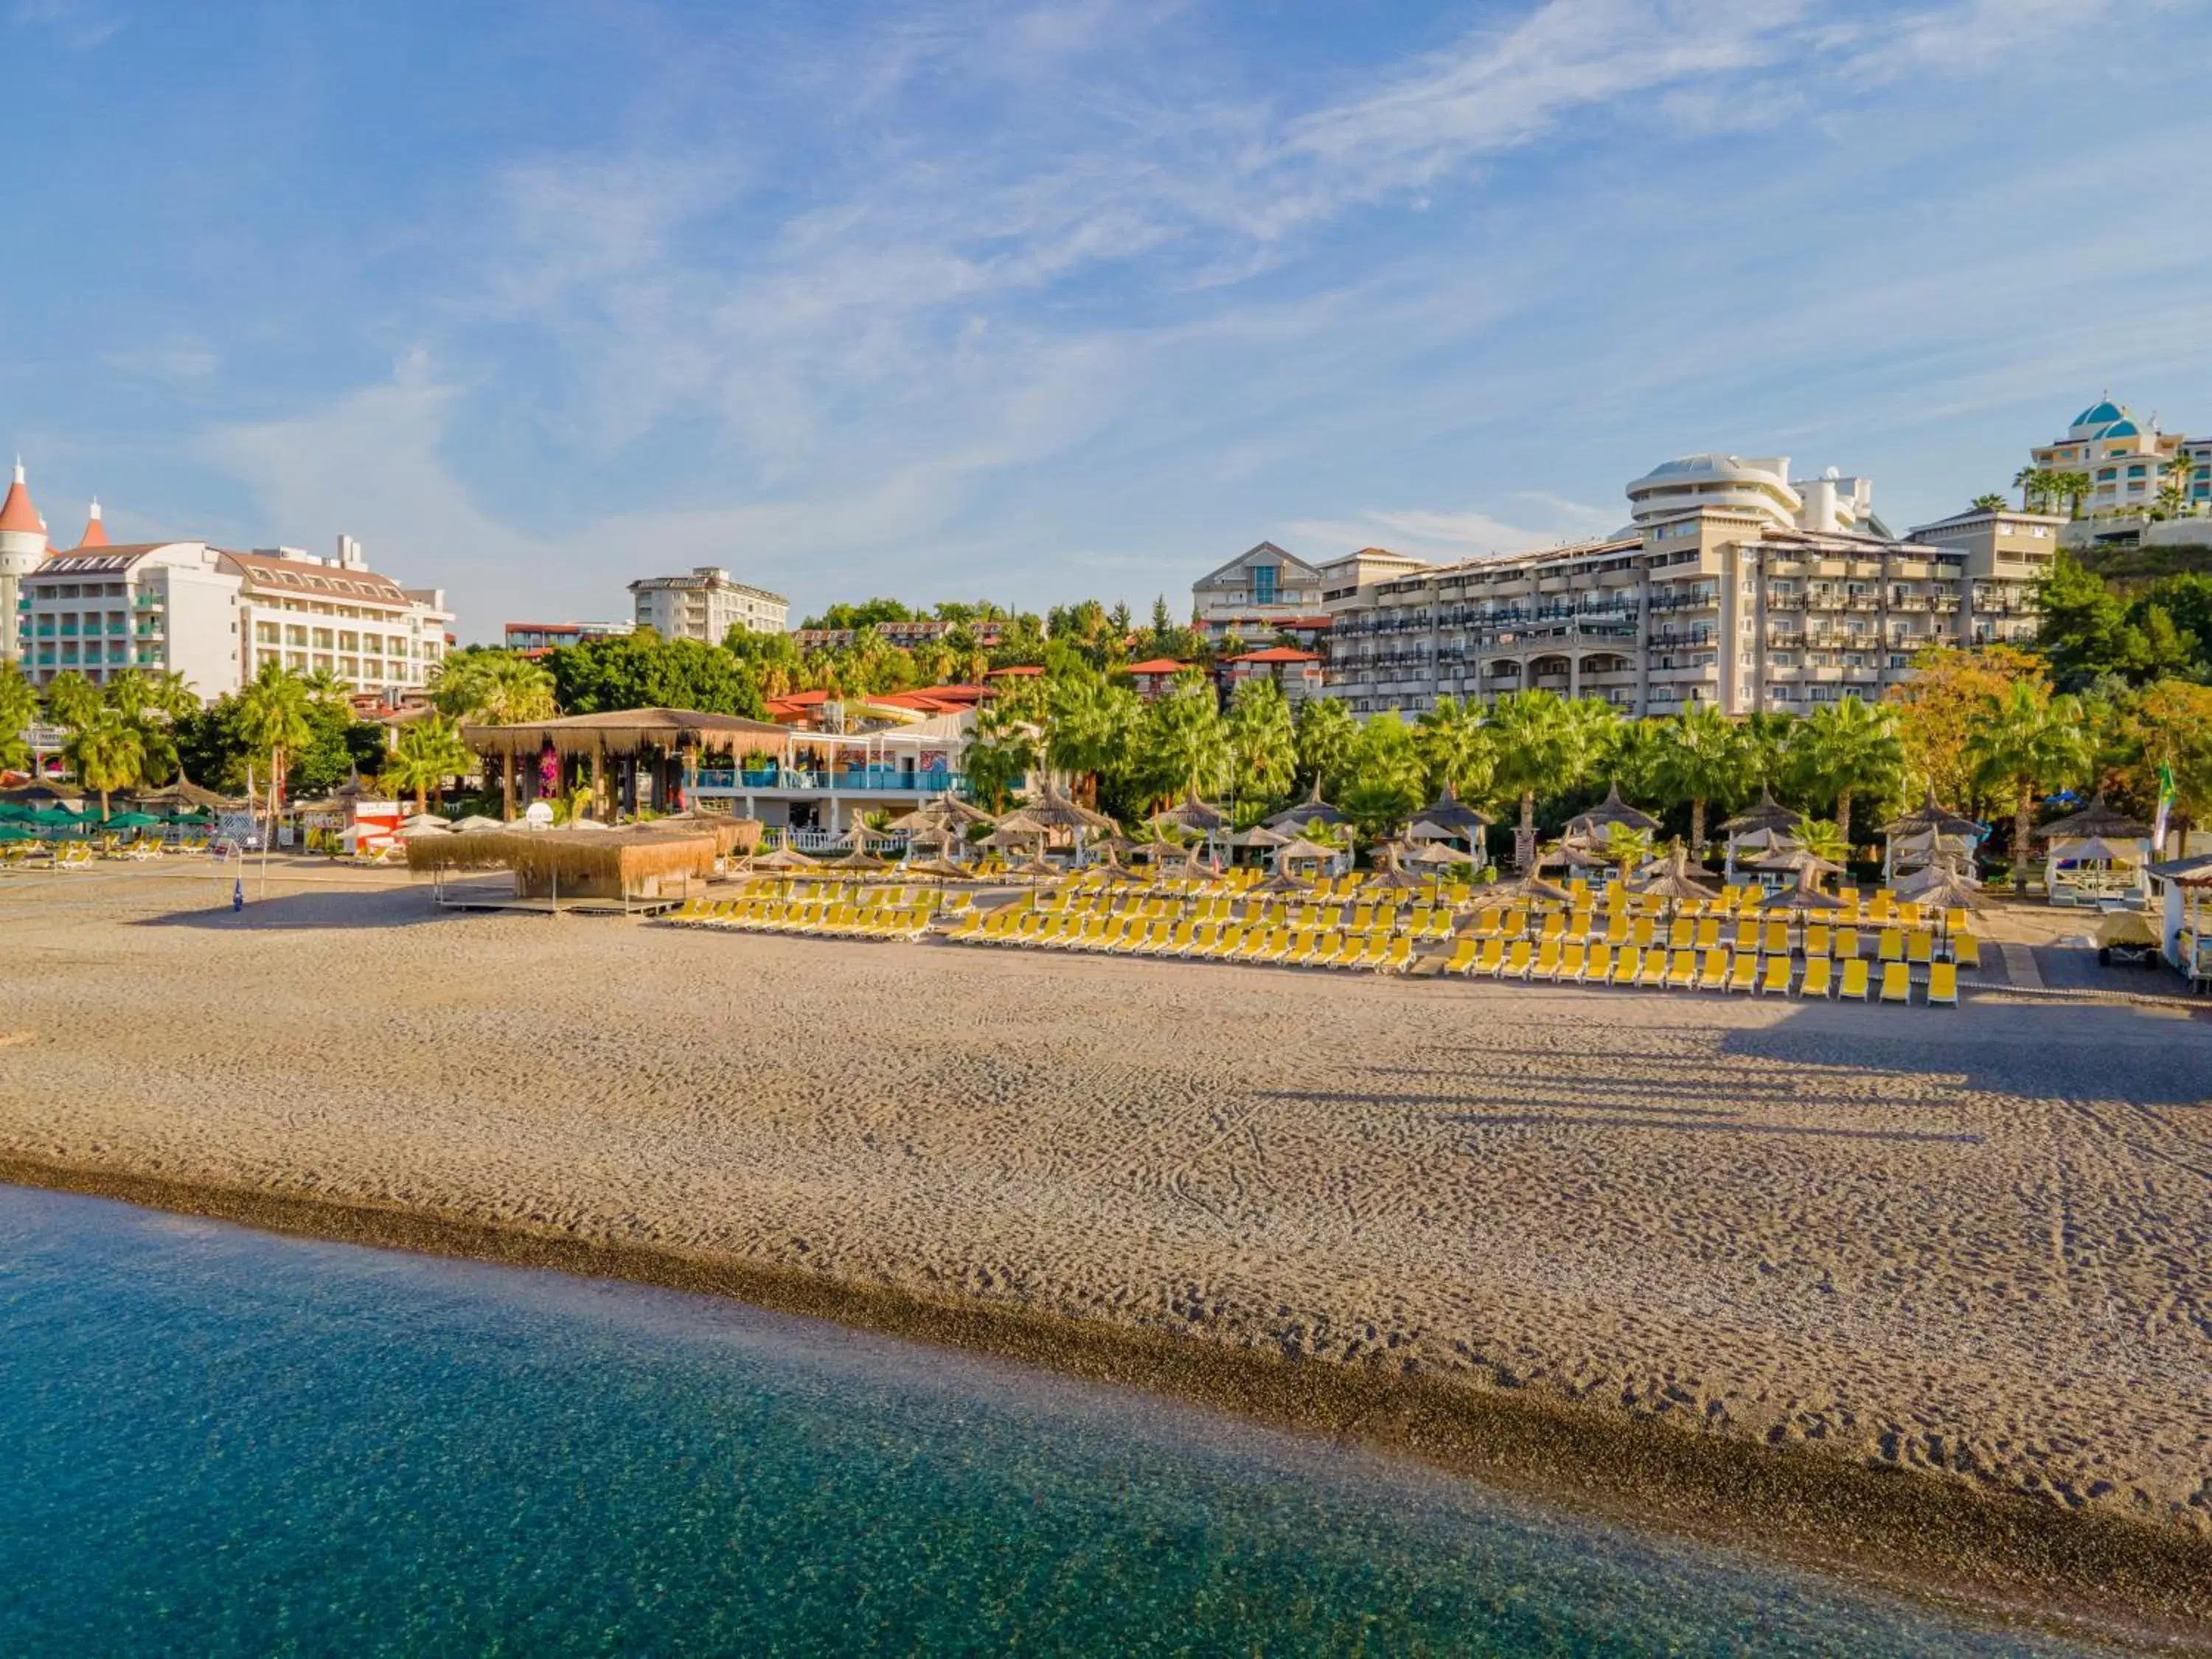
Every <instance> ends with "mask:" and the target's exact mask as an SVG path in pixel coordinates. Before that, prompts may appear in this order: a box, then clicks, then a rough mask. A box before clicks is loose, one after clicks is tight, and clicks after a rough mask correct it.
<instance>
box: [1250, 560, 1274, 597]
mask: <svg viewBox="0 0 2212 1659" xmlns="http://www.w3.org/2000/svg"><path fill="white" fill-rule="evenodd" d="M1252 602H1253V603H1254V604H1255V605H1273V604H1274V602H1275V567H1274V566H1273V565H1272V564H1255V565H1254V566H1253V567H1252Z"/></svg>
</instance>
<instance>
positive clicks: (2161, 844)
mask: <svg viewBox="0 0 2212 1659" xmlns="http://www.w3.org/2000/svg"><path fill="white" fill-rule="evenodd" d="M2172 812H2173V765H2172V763H2171V762H2170V761H2160V763H2158V820H2157V822H2156V823H2153V824H2152V825H2151V829H2150V850H2151V856H2152V857H2153V858H2164V857H2165V856H2166V819H2167V818H2168V817H2171V816H2172Z"/></svg>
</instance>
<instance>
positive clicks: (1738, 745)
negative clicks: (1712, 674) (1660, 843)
mask: <svg viewBox="0 0 2212 1659" xmlns="http://www.w3.org/2000/svg"><path fill="white" fill-rule="evenodd" d="M1659 730H1660V744H1659V750H1658V756H1657V761H1658V764H1657V767H1656V776H1655V777H1654V779H1653V780H1652V781H1653V782H1654V784H1656V786H1657V789H1658V793H1659V798H1660V799H1662V800H1664V801H1666V802H1668V804H1669V805H1679V804H1680V803H1682V802H1685V801H1686V802H1688V803H1689V807H1690V853H1691V855H1692V857H1694V858H1699V859H1702V858H1703V857H1705V807H1706V805H1708V803H1711V802H1716V801H1717V802H1718V803H1719V804H1720V805H1723V806H1724V807H1725V806H1731V805H1735V802H1736V801H1737V800H1738V799H1741V797H1742V796H1743V795H1744V794H1745V793H1747V789H1748V787H1749V781H1750V778H1751V773H1752V766H1751V757H1750V755H1749V753H1748V748H1747V744H1745V742H1744V739H1743V735H1742V732H1741V730H1740V729H1739V728H1738V727H1737V726H1735V725H1734V724H1733V723H1732V722H1731V721H1730V720H1729V718H1728V716H1727V715H1725V714H1722V713H1721V711H1720V709H1719V708H1718V707H1717V706H1716V705H1715V704H1712V703H1710V702H1691V703H1685V704H1684V705H1683V706H1682V710H1681V712H1680V714H1677V715H1676V716H1675V717H1674V719H1673V720H1668V721H1666V722H1664V723H1663V724H1662V726H1660V728H1659Z"/></svg>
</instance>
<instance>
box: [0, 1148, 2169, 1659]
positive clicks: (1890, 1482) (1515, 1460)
mask: <svg viewBox="0 0 2212 1659" xmlns="http://www.w3.org/2000/svg"><path fill="white" fill-rule="evenodd" d="M0 1182H5V1183H9V1184H12V1185H18V1186H24V1187H35V1188H47V1189H50V1190H55V1191H61V1192H70V1193H76V1194H83V1195H86V1196H90V1197H98V1198H104V1199H110V1200H118V1201H120V1202H125V1203H129V1204H132V1205H136V1206H140V1207H143V1208H149V1209H156V1210H163V1211H167V1212H173V1213H177V1214H185V1215H193V1216H201V1217H206V1218H210V1219H216V1220H221V1221H225V1222H230V1223H234V1224H238V1225H246V1226H249V1227H253V1228H256V1229H258V1230H260V1231H268V1232H275V1233H280V1234H289V1235H294V1236H301V1237H315V1238H321V1239H328V1240H331V1241H335V1242H339V1243H354V1244H362V1245H367V1246H370V1247H374V1248H379V1249H404V1250H409V1251H413V1252H416V1253H419V1254H423V1255H439V1256H446V1257H454V1258H462V1259H466V1260H471V1261H482V1262H486V1263H489V1264H492V1265H496V1266H504V1267H526V1268H536V1269H542V1270H552V1271H558V1272H562V1273H572V1274H576V1275H580V1276H588V1277H594V1278H601V1279H622V1280H627V1281H631V1282H635V1283H639V1284H646V1285H657V1286H659V1287H662V1288H665V1289H670V1290H677V1291H691V1292H695V1293H702V1294H708V1295H714V1296H720V1297H728V1298H731V1299H732V1300H736V1301H740V1302H744V1303H746V1304H750V1305H753V1306H756V1307H760V1308H764V1309H768V1310H773V1311H775V1312H779V1313H787V1314H794V1315H799V1316H807V1317H812V1318H817V1319H822V1320H825V1321H829V1322H835V1323H837V1324H841V1325H844V1326H848V1327H852V1328H860V1329H865V1330H870V1331H875V1332H878V1333H882V1334H888V1335H892V1336H896V1337H900V1338H903V1339H906V1340H913V1341H917V1342H921V1343H924V1344H927V1345H929V1346H937V1347H943V1348H951V1349H957V1350H960V1351H963V1352H971V1353H977V1354H982V1355H987V1356H991V1357H994V1358H1003V1359H1011V1360H1015V1361H1018V1362H1021V1363H1024V1364H1031V1365H1036V1366H1038V1367H1041V1368H1042V1369H1044V1370H1050V1371H1054V1372H1056V1373H1059V1374H1060V1375H1064V1376H1072V1377H1075V1378H1078V1379H1080V1380H1083V1381H1086V1382H1093V1383H1105V1384H1109V1385H1113V1386H1118V1387H1123V1388H1132V1389H1143V1390H1146V1391H1149V1392H1152V1393H1155V1394H1160V1395H1168V1396H1170V1397H1173V1398H1176V1399H1177V1400H1181V1401H1187V1402H1189V1403H1193V1404H1196V1405H1200V1406H1203V1407H1210V1408H1212V1409H1215V1410H1218V1411H1223V1412H1226V1413H1231V1414H1233V1415H1236V1416H1237V1417H1240V1418H1243V1419H1247V1420H1249V1421H1254V1422H1256V1423H1260V1424H1262V1425H1267V1426H1270V1427H1273V1428H1278V1429H1284V1430H1287V1431H1293V1432H1297V1433H1301V1434H1309V1435H1320V1436H1325V1437H1330V1438H1333V1439H1337V1440H1341V1441H1346V1442H1350V1443H1358V1444H1361V1445H1364V1446H1366V1447H1369V1448H1372V1449H1376V1450H1380V1451H1383V1452H1385V1453H1389V1454H1391V1455H1399V1456H1404V1457H1409V1458H1412V1459H1413V1460H1415V1461H1418V1462H1422V1463H1424V1464H1426V1465H1428V1466H1430V1467H1431V1468H1438V1469H1441V1470H1443V1471H1444V1472H1446V1473H1449V1474H1454V1475H1458V1476H1463V1477H1468V1478H1472V1479H1474V1480H1479V1481H1480V1482H1482V1483H1485V1484H1487V1485H1491V1486H1497V1487H1498V1488H1501V1489H1504V1490H1507V1491H1510V1492H1516V1493H1519V1494H1522V1495H1525V1496H1529V1497H1533V1498H1538V1499H1541V1500H1542V1501H1545V1502H1547V1503H1550V1504H1555V1505H1558V1506H1561V1507H1565V1508H1567V1509H1570V1510H1577V1511H1579V1512H1582V1513H1584V1514H1589V1515H1593V1516H1598V1517H1600V1518H1602V1519H1605V1520H1608V1521H1613V1522H1620V1523H1622V1524H1626V1525H1629V1526H1633V1527H1639V1528H1650V1529H1652V1530H1655V1531H1658V1532H1662V1533H1668V1534H1676V1535H1686V1536H1689V1537H1692V1538H1696V1539H1699V1540H1701V1541H1707V1542H1712V1543H1717V1544H1721V1545H1723V1546H1726V1547H1734V1548H1738V1549H1743V1550H1747V1551H1750V1552H1752V1553H1756V1554H1760V1555H1765V1556H1768V1557H1772V1558H1779V1559H1783V1560H1785V1561H1788V1562H1790V1563H1793V1564H1796V1565H1803V1566H1806V1567H1808V1568H1810V1569H1813V1570H1814V1571H1824V1572H1827V1573H1830V1574H1833V1575H1838V1576H1843V1577H1850V1578H1852V1579H1854V1580H1856V1581H1858V1582H1863V1583H1872V1584H1874V1585H1875V1586H1877V1587H1879V1588H1880V1589H1883V1590H1886V1591H1888V1592H1891V1593H1894V1594H1898V1595H1905V1596H1909V1597H1911V1598H1914V1599H1917V1600H1923V1601H1933V1602H1935V1603H1936V1604H1938V1605H1942V1606H1945V1607H1952V1608H1954V1609H1959V1610H1962V1611H1965V1612H1967V1613H1972V1614H1975V1615H1977V1616H1979V1617H1982V1618H1985V1619H1992V1620H1999V1621H2002V1622H2008V1623H2015V1624H2020V1625H2025V1626H2033V1627H2034V1628H2037V1629H2039V1630H2043V1631H2046V1632H2055V1633H2057V1634H2061V1635H2066V1636H2073V1637H2077V1638H2078V1637H2095V1638H2100V1639H2103V1640H2107V1641H2118V1642H2120V1643H2122V1644H2126V1645H2130V1646H2134V1647H2137V1648H2142V1649H2144V1650H2154V1651H2203V1652H2208V1653H2212V1540H2209V1539H2207V1538H2205V1537H2203V1536H2202V1535H2199V1534H2191V1533H2188V1532H2185V1531H2183V1530H2181V1529H2179V1528H2159V1527H2155V1526H2153V1525H2148V1524H2144V1523H2142V1522H2134V1521H2131V1520H2128V1519H2126V1518H2124V1517H2121V1516H2113V1515H2111V1514H2108V1513H2104V1512H2099V1511H2091V1512H2087V1513H2074V1512H2069V1511H2068V1510H2063V1509H2062V1508H2059V1507H2058V1506H2057V1505H2056V1504H2050V1503H2045V1502H2040V1501H2038V1500H2035V1499H2032V1498H2024V1497H2009V1496H2003V1495H1999V1494H1994V1493H1986V1492H1975V1491H1973V1490H1972V1489H1970V1488H1967V1487H1966V1486H1960V1485H1957V1484H1954V1483H1949V1482H1945V1481H1941V1480H1936V1479H1933V1478H1931V1477H1929V1476H1926V1475H1923V1474H1919V1473H1917V1472H1916V1471H1913V1470H1911V1469H1908V1468H1896V1467H1883V1468H1875V1467H1870V1466H1867V1465H1863V1464H1860V1463H1857V1462H1853V1461H1851V1460H1850V1458H1849V1457H1848V1456H1845V1455H1832V1454H1828V1453H1825V1452H1820V1451H1817V1450H1812V1449H1806V1448H1804V1447H1802V1446H1797V1445H1790V1446H1769V1445H1761V1444H1758V1443H1750V1442H1747V1441H1744V1440H1741V1439H1739V1438H1735V1437H1724V1436H1720V1435H1715V1434H1708V1433H1701V1432H1695V1431H1684V1430H1682V1429H1680V1428H1677V1427H1675V1426H1674V1425H1673V1424H1672V1423H1670V1422H1668V1421H1667V1420H1665V1419H1660V1418H1656V1417H1651V1416H1647V1415H1644V1414H1641V1413H1630V1412H1625V1411H1624V1412H1619V1413H1607V1412H1604V1411H1602V1410H1598V1409H1593V1408H1589V1407H1579V1406H1577V1405H1574V1404H1571V1403H1570V1402H1568V1401H1562V1400H1558V1399H1554V1398H1550V1397H1547V1396H1545V1395H1540V1394H1538V1393H1536V1392H1534V1391H1533V1390H1528V1389H1500V1388H1496V1387H1487V1386H1482V1385H1478V1384H1473V1383H1467V1382H1465V1381H1453V1380H1450V1379H1449V1378H1447V1377H1445V1376H1442V1375H1440V1374H1437V1373H1434V1372H1423V1371H1420V1370H1415V1369H1413V1367H1411V1366H1410V1365H1406V1366H1401V1369H1398V1370H1390V1369H1386V1368H1385V1367H1384V1366H1383V1365H1382V1364H1376V1363H1372V1362H1370V1361H1354V1362H1348V1363H1347V1362H1340V1361H1335V1360H1328V1359H1319V1358H1286V1357H1281V1356H1278V1355H1275V1354H1272V1353H1270V1352H1267V1351H1264V1350H1261V1349H1259V1348H1255V1347H1251V1346H1240V1345H1237V1344H1233V1343H1231V1342H1228V1341H1212V1340H1206V1339H1205V1338H1204V1337H1199V1336H1189V1335H1176V1334H1171V1333H1169V1332H1166V1331H1163V1330H1157V1329H1150V1328H1145V1327H1142V1326H1139V1325H1135V1324H1125V1323H1117V1322H1111V1321H1109V1320H1106V1319H1079V1318H1073V1317H1070V1316H1065V1315H1060V1314H1056V1313H1051V1312H1047V1311H1042V1310H1034V1309H1022V1308H1015V1307H1009V1306H1006V1305H1004V1304H997V1303H989V1302H984V1301H981V1300H976V1299H958V1298H931V1297H921V1296H918V1295H915V1294H914V1293H912V1292H910V1291H905V1290H902V1289H898V1288H896V1287H895V1286H892V1285H881V1284H868V1283H864V1282H859V1281H855V1280H853V1279H839V1278H836V1277H832V1276H829V1275H828V1274H824V1273H816V1272H811V1271H808V1270H805V1269H800V1268H796V1267H786V1266H781V1265H776V1264H774V1263H768V1262H762V1261H749V1260H746V1259H744V1258H743V1257H741V1256H737V1255H714V1254H706V1253H698V1252H689V1251H685V1250H683V1249H678V1248H674V1247H666V1246H662V1247H654V1246H647V1245H640V1244H635V1243H624V1244H614V1243H593V1242H591V1241H589V1240H586V1239H581V1238H578V1237H573V1236H569V1235H565V1234H562V1233H559V1232H556V1231H545V1230H541V1229H538V1228H534V1227H531V1226H528V1225H502V1224H499V1223H495V1222H489V1221H483V1220H475V1219H462V1218H455V1217H451V1216H447V1215H444V1214H441V1213H439V1212H436V1211H435V1210H429V1209H423V1208H410V1207H407V1206H402V1205H398V1204H392V1203H380V1202H371V1201H362V1200H336V1199H331V1198H323V1197H316V1196H311V1195H306V1194H283V1193H277V1192H270V1191H264V1190H258V1189H248V1188H237V1187H228V1186H223V1185H220V1184H215V1183H207V1182H194V1181H191V1180H188V1179H181V1178H176V1177H171V1176H160V1175H144V1174H131V1173H125V1172H120V1171H116V1170H104V1169H99V1168H94V1167H91V1166H85V1165H72V1164H60V1163H51V1162H45V1161H40V1160H38V1159H33V1158H24V1157H21V1156H19V1155H12V1154H7V1153H0Z"/></svg>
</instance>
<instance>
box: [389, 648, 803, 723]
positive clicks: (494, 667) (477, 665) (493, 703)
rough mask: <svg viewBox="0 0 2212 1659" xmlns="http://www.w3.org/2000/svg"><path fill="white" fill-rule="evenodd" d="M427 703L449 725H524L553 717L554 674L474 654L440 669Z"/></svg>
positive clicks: (504, 654) (505, 656)
mask: <svg viewBox="0 0 2212 1659" xmlns="http://www.w3.org/2000/svg"><path fill="white" fill-rule="evenodd" d="M763 690H765V688H763ZM430 700H431V701H432V702H435V704H437V706H438V712H439V713H440V714H444V715H446V716H447V718H448V719H451V720H465V721H472V722H474V723H475V724H477V725H479V726H522V725H526V724H528V723H529V722H530V721H532V720H551V719H552V718H553V715H554V713H555V709H554V702H553V675H552V673H551V671H550V670H548V669H547V668H546V667H545V666H544V664H542V663H537V662H532V660H531V659H529V658H527V657H523V656H518V655H516V654H515V653H513V652H511V651H472V652H471V653H468V654H467V655H465V656H460V657H448V658H447V659H445V660H444V661H443V662H441V663H440V664H439V665H438V666H437V668H436V670H435V671H434V673H433V674H432V676H431V680H430Z"/></svg>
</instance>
